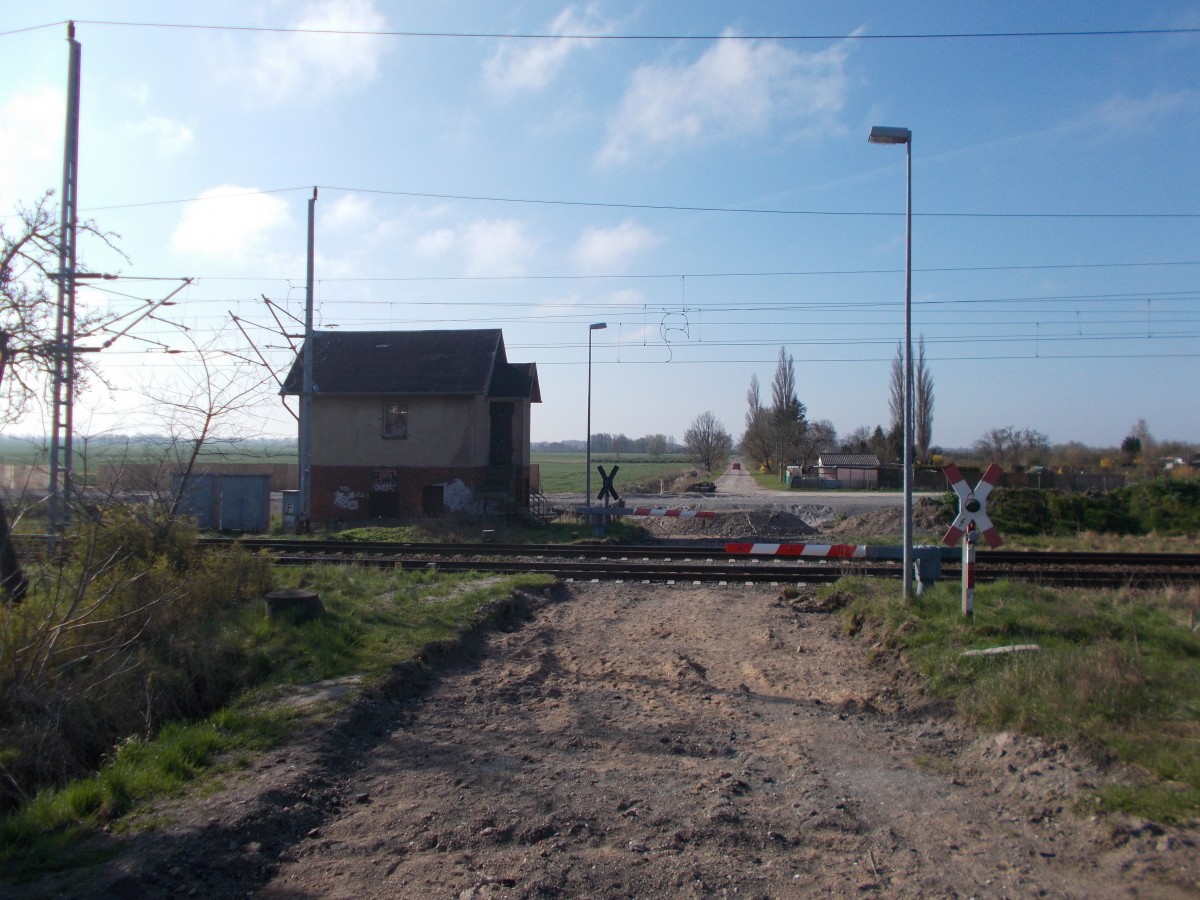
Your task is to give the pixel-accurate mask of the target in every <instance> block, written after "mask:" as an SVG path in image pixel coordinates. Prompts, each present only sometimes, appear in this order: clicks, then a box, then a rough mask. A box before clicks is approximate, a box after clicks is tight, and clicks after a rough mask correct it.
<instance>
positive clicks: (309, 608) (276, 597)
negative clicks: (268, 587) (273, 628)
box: [267, 588, 325, 621]
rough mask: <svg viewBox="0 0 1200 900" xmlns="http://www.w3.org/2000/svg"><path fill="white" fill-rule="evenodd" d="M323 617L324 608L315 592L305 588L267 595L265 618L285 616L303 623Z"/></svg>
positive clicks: (273, 592) (272, 592)
mask: <svg viewBox="0 0 1200 900" xmlns="http://www.w3.org/2000/svg"><path fill="white" fill-rule="evenodd" d="M323 615H325V606H324V604H322V603H321V597H320V595H319V594H318V593H317V592H316V591H310V590H306V589H305V588H289V589H287V590H283V591H271V592H270V593H268V594H267V618H269V619H278V618H280V617H281V616H286V617H287V618H289V619H294V620H298V621H304V620H306V619H315V618H316V617H318V616H323Z"/></svg>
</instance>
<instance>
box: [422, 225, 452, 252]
mask: <svg viewBox="0 0 1200 900" xmlns="http://www.w3.org/2000/svg"><path fill="white" fill-rule="evenodd" d="M455 240H456V238H455V234H454V232H453V231H452V230H451V229H449V228H439V229H437V230H436V231H427V232H426V233H425V234H423V235H421V236H420V237H419V238H417V242H416V244H415V245H414V246H413V252H414V253H416V254H417V256H426V257H435V256H444V255H445V254H447V253H449V252H450V249H451V248H452V247H453V246H454V243H455Z"/></svg>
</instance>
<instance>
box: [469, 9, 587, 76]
mask: <svg viewBox="0 0 1200 900" xmlns="http://www.w3.org/2000/svg"><path fill="white" fill-rule="evenodd" d="M593 18H594V10H593V8H591V7H589V8H588V9H587V10H586V12H585V14H584V19H582V20H581V19H578V18H576V15H575V9H574V7H571V6H568V7H567V8H566V9H564V10H563V11H562V12H560V13H559V14H558V15H557V16H556V17H555V18H554V21H553V22H551V23H550V26H549V27H548V28H547V29H546V30H547V32H548V33H549V34H573V35H599V34H604V33H605V32H606V31H607V30H608V29H607V27H606V26H600V25H595V24H592V23H591V22H590V21H589V20H591V19H593ZM594 43H595V41H594V40H588V39H586V38H562V39H560V40H545V39H541V40H530V41H520V40H518V39H513V40H508V41H501V42H500V46H499V48H498V49H497V50H496V52H495V54H493V55H492V56H491V57H490V58H489V59H487V60H486V61H485V62H484V64H483V78H484V83H485V84H487V86H488V87H489V88H490V89H491V90H493V91H495V92H496V93H497V94H501V95H503V96H511V95H512V94H515V93H517V92H519V91H540V90H542V89H543V88H545V87H546V86H548V85H549V84H550V82H552V81H553V80H554V79H555V78H557V77H558V74H559V73H560V72H561V71H562V69H563V66H565V65H566V62H567V57H568V56H570V55H571V53H573V52H574V51H576V50H584V49H587V48H588V47H591V46H592V45H593V44H594Z"/></svg>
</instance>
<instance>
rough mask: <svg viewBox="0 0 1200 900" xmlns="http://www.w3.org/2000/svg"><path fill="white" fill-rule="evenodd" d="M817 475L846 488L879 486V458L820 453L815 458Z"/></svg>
mask: <svg viewBox="0 0 1200 900" xmlns="http://www.w3.org/2000/svg"><path fill="white" fill-rule="evenodd" d="M817 475H818V476H819V477H820V478H821V479H823V480H826V481H836V482H839V483H840V485H841V486H842V487H847V488H874V487H878V486H879V457H878V456H876V455H875V454H874V453H822V454H821V455H820V456H818V457H817Z"/></svg>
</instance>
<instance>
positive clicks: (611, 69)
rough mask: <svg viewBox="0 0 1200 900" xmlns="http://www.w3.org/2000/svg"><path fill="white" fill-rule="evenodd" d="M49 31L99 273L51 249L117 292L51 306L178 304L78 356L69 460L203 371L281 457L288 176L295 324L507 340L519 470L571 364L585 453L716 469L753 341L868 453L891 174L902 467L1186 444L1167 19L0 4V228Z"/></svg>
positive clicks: (1070, 8) (1199, 365)
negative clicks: (272, 439)
mask: <svg viewBox="0 0 1200 900" xmlns="http://www.w3.org/2000/svg"><path fill="white" fill-rule="evenodd" d="M68 19H73V20H75V21H76V23H77V24H76V37H77V39H78V40H79V41H80V43H81V45H82V90H81V127H80V141H79V146H80V163H79V187H78V200H79V208H80V216H81V218H87V219H91V220H94V221H95V222H96V223H97V225H98V226H100V227H101V228H103V229H105V230H107V231H112V232H115V233H118V234H119V235H120V238H119V240H118V242H117V243H118V245H119V246H120V248H121V249H122V250H123V251H124V253H125V254H126V256H127V257H128V259H127V260H124V259H121V258H119V257H116V256H115V255H114V254H113V253H112V252H110V251H108V250H107V249H106V248H105V247H104V246H103V245H101V244H99V243H98V242H96V241H95V240H92V241H90V242H89V241H88V240H86V239H85V240H81V242H80V248H79V252H80V259H81V262H82V263H83V264H85V265H86V266H87V267H88V268H90V269H91V270H93V271H100V272H110V273H119V274H120V275H121V276H122V278H121V279H120V280H117V281H113V282H103V283H99V284H95V285H90V286H88V287H87V288H85V289H81V290H80V292H79V300H78V302H79V304H80V306H81V308H82V309H83V310H85V311H94V312H105V311H108V312H113V313H116V314H125V315H126V316H128V315H129V314H130V313H131V312H132V311H133V310H135V309H138V308H144V307H145V305H146V301H147V300H158V299H162V298H163V297H165V296H166V295H167V294H169V293H170V292H171V291H174V290H175V289H176V288H178V287H180V286H181V285H182V284H183V282H182V281H181V279H183V278H192V279H194V281H193V282H192V283H191V284H188V285H186V286H184V287H183V289H182V290H181V291H180V292H179V293H178V294H177V295H176V296H175V297H174V298H173V305H171V306H169V307H163V308H162V309H161V310H160V311H159V312H158V314H157V315H156V317H155V318H153V319H146V320H144V321H142V322H140V323H138V324H137V325H136V326H134V328H133V329H132V330H131V331H130V333H129V334H128V335H127V336H125V337H122V338H120V339H119V340H117V341H115V342H114V343H113V345H112V346H111V347H110V348H108V349H106V350H104V351H102V352H100V353H98V354H95V355H94V357H92V358H93V359H94V360H95V361H96V362H97V364H98V366H99V368H100V371H101V373H102V375H103V379H104V381H103V383H102V382H96V381H93V382H92V383H91V384H90V385H89V386H88V388H87V390H86V392H85V393H84V395H83V397H82V398H81V399H80V402H79V405H78V406H77V409H76V413H75V421H76V426H77V430H78V431H79V432H81V433H87V434H102V433H105V432H121V433H132V432H137V431H149V432H154V431H161V430H163V428H164V424H165V423H166V420H167V418H168V413H167V412H166V411H165V410H164V402H163V401H164V398H169V397H170V396H175V397H178V396H181V395H187V394H189V393H191V392H195V391H196V390H198V387H197V386H198V385H200V384H201V383H203V382H204V377H205V376H204V374H203V373H204V369H203V365H202V364H203V363H204V362H207V363H208V365H209V367H210V370H211V373H212V377H211V379H210V380H209V381H210V383H215V384H217V385H218V387H221V386H223V385H226V384H228V383H229V382H231V381H234V380H236V379H248V378H255V379H258V380H261V381H262V382H263V384H262V387H261V388H260V389H259V390H258V391H256V392H255V393H254V394H253V395H252V396H251V397H248V398H246V399H244V400H240V401H239V402H238V403H237V404H236V405H237V407H238V412H237V413H236V414H231V415H230V416H228V417H227V418H226V419H225V420H223V422H222V427H223V428H225V429H226V430H227V431H229V432H230V433H236V434H239V435H241V436H244V437H260V436H273V435H279V436H294V435H295V431H296V423H295V419H294V418H293V417H292V416H291V415H290V414H289V413H288V412H287V410H286V409H285V408H284V407H283V405H282V402H281V400H280V398H279V397H278V393H277V386H276V384H275V382H274V381H272V380H271V379H270V377H269V371H268V368H267V367H266V366H264V365H263V364H262V362H260V356H261V359H262V360H265V361H266V362H267V363H268V364H269V366H270V367H272V368H273V369H274V370H275V371H276V372H281V371H282V370H284V369H286V367H287V366H288V365H289V363H290V361H291V358H292V351H291V349H290V348H289V343H288V339H287V338H286V337H285V336H284V334H283V331H286V332H287V333H289V334H291V335H292V336H293V338H294V337H295V336H296V335H297V334H299V333H300V332H301V330H302V329H301V326H300V324H299V320H302V318H303V309H304V296H305V272H306V256H305V254H306V246H307V217H308V206H309V200H310V197H311V196H312V194H313V189H314V187H315V188H316V189H317V200H316V203H315V204H313V206H314V210H315V263H314V270H315V287H314V296H315V318H316V327H317V328H318V329H327V330H333V329H338V330H375V329H386V330H392V329H395V330H403V329H430V328H456V329H457V328H502V329H503V331H504V340H505V345H506V347H507V351H508V357H509V359H510V360H511V361H514V362H535V363H536V364H537V367H538V373H539V377H540V382H541V392H542V399H543V402H542V403H541V404H540V405H537V406H535V407H534V411H533V425H532V437H533V440H535V441H551V440H564V439H582V438H583V437H584V435H585V433H586V424H585V423H586V415H587V403H588V387H587V385H588V375H589V364H588V358H589V338H590V339H591V368H590V371H591V379H592V391H591V405H592V425H593V431H594V432H596V433H599V432H610V433H614V434H615V433H624V434H626V435H628V436H630V437H633V438H636V437H640V436H642V435H645V434H656V433H660V434H665V435H668V436H674V437H676V438H677V439H681V438H682V437H683V434H684V432H685V431H686V429H687V428H688V426H689V425H690V424H691V423H692V421H693V420H694V419H695V418H696V417H697V416H698V415H699V414H701V413H703V412H705V411H711V412H712V413H713V414H714V415H716V417H717V418H718V419H719V420H720V421H721V422H722V423H723V425H724V426H725V428H726V429H727V430H728V431H729V432H730V434H731V435H732V436H733V437H734V439H735V440H736V439H737V438H738V437H740V435H741V433H742V431H743V429H744V420H745V414H746V410H747V402H746V393H747V389H748V387H749V385H750V382H751V379H752V378H753V377H757V379H758V381H759V383H760V385H761V392H762V395H763V399H764V400H765V401H768V402H769V398H770V384H771V381H772V378H773V376H774V372H775V368H776V363H777V360H778V358H779V354H780V352H781V348H782V349H783V352H785V353H787V354H788V355H790V356H791V357H792V358H793V359H794V368H795V374H796V385H797V394H798V396H799V399H800V400H801V401H802V402H803V403H804V404H805V405H806V407H807V411H808V417H809V418H810V419H813V420H822V419H824V420H829V421H830V422H832V424H833V425H834V427H835V428H836V429H837V431H838V433H839V434H841V435H847V434H849V433H850V432H852V431H854V430H855V429H857V428H859V427H861V426H867V427H869V428H874V426H875V425H883V426H884V428H885V430H886V428H887V427H888V424H889V418H890V416H889V412H888V391H889V380H890V370H891V364H892V360H893V358H894V356H895V354H896V352H897V349H898V347H899V345H900V342H901V341H902V339H903V335H904V308H905V260H906V252H905V251H906V232H905V224H906V219H905V208H906V207H905V201H906V156H907V154H908V152H911V169H912V174H911V179H912V180H911V190H912V240H911V256H912V303H911V314H912V332H913V338H914V342H915V341H916V340H918V339H920V338H923V340H924V343H925V354H926V361H927V366H928V369H929V372H930V374H931V375H932V378H933V381H934V409H933V443H934V445H936V446H941V447H946V448H963V447H969V446H970V445H972V444H973V443H974V442H975V441H976V440H978V439H979V438H980V437H981V436H982V435H983V434H984V432H986V431H987V430H988V429H991V428H995V427H1005V426H1011V427H1014V428H1030V429H1035V430H1037V431H1040V432H1042V433H1043V434H1045V435H1046V436H1047V437H1048V438H1049V440H1050V441H1051V442H1052V443H1056V444H1057V443H1066V442H1070V441H1078V442H1082V443H1085V444H1088V445H1090V446H1097V447H1106V446H1115V445H1118V444H1119V443H1120V442H1121V440H1122V438H1123V437H1125V436H1126V435H1128V434H1129V433H1130V432H1131V430H1132V429H1133V427H1134V426H1135V423H1137V422H1138V421H1139V420H1143V419H1144V420H1145V423H1146V426H1147V427H1148V428H1149V431H1150V433H1151V435H1152V436H1153V437H1155V438H1157V439H1159V440H1180V441H1188V442H1193V443H1197V442H1200V390H1197V381H1198V379H1197V373H1198V372H1200V284H1198V283H1197V279H1198V276H1200V150H1198V145H1200V2H1169V0H1168V2H1145V0H1142V2H1120V0H1112V2H1105V3H1094V2H1057V3H1053V4H1050V3H1044V2H1040V0H1038V2H1032V0H1030V2H1024V0H1014V2H1008V3H1003V4H974V3H971V4H968V3H960V2H920V3H918V2H894V0H893V2H844V3H816V2H802V0H790V2H775V0H763V2H756V3H753V4H748V3H741V2H737V3H735V2H703V0H687V2H671V0H655V2H652V3H651V2H645V0H642V2H624V0H620V2H618V0H613V2H594V3H587V4H583V3H575V4H564V3H553V2H540V0H529V2H507V3H506V2H492V3H481V2H467V0H441V2H438V3H414V2H383V0H324V2H311V3H304V2H282V0H237V2H231V0H211V2H206V3H204V4H186V5H185V4H176V3H161V2H153V3H149V2H146V3H142V2H119V3H118V2H99V0H96V2H73V3H60V2H55V0H46V2H42V3H40V4H38V5H37V7H36V9H35V8H34V5H32V4H24V5H21V7H20V8H17V7H15V6H9V7H6V8H5V10H4V12H3V13H2V14H0V214H3V215H5V216H11V214H12V212H13V210H14V209H15V204H17V203H26V204H28V203H30V202H32V201H33V200H36V198H37V197H38V196H39V195H40V194H41V193H43V192H44V191H45V190H47V189H56V188H57V187H58V186H59V184H60V182H61V178H62V153H63V132H64V128H63V122H64V116H65V102H66V101H65V88H66V81H67V61H68V44H67V41H66V25H65V22H66V20H68ZM1085 32H1086V34H1085ZM1097 32H1126V33H1122V34H1112V33H1108V34H1098V33H1097ZM873 125H890V126H899V127H903V128H908V129H911V132H912V143H911V145H910V146H909V147H907V148H906V147H905V146H904V145H892V146H886V145H876V144H871V143H868V141H867V135H868V133H869V131H870V129H871V127H872V126H873ZM5 221H6V222H7V221H11V220H10V219H5ZM267 301H270V304H268V302H267ZM233 317H236V318H237V320H238V324H240V329H239V327H238V325H235V324H234V322H233ZM289 317H290V318H289ZM277 319H278V322H277ZM123 321H124V322H128V321H129V319H128V318H126V319H125V320H123ZM279 322H282V323H283V325H284V326H285V328H284V329H282V330H281V327H280V325H279ZM598 322H604V323H606V325H607V327H606V328H605V329H604V330H595V331H593V330H591V329H590V328H589V325H590V324H592V323H598ZM106 338H107V336H106V335H98V336H96V343H100V342H101V341H102V340H104V339H106ZM80 343H81V344H82V343H85V342H84V341H83V340H81V341H80ZM203 347H211V348H219V349H221V350H224V351H227V352H226V353H224V354H221V355H214V353H213V352H212V351H211V350H210V351H209V352H207V354H204V353H202V352H201V351H200V350H198V349H197V348H203ZM180 350H182V351H183V352H172V351H180ZM291 402H292V404H293V408H294V399H293V401H291ZM45 418H46V417H45V415H44V414H40V413H38V412H35V413H34V414H33V415H31V416H30V417H29V419H27V420H26V421H24V422H22V423H18V424H17V425H14V426H11V428H10V431H16V432H22V433H37V432H38V431H39V429H42V428H43V427H44V426H45Z"/></svg>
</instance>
